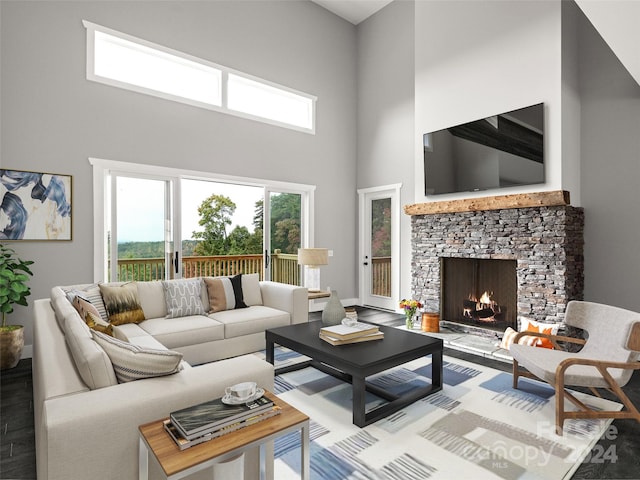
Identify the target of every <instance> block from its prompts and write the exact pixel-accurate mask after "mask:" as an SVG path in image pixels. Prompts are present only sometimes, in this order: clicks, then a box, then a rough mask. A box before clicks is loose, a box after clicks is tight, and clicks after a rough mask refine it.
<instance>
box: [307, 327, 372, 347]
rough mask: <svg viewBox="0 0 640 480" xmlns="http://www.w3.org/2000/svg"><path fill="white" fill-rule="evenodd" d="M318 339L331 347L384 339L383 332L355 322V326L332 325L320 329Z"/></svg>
mask: <svg viewBox="0 0 640 480" xmlns="http://www.w3.org/2000/svg"><path fill="white" fill-rule="evenodd" d="M320 338H321V339H322V340H324V341H325V342H328V343H330V344H331V345H346V344H349V343H360V342H370V341H372V340H380V339H382V338H384V332H381V331H380V329H379V328H378V327H377V326H375V325H371V324H369V323H363V322H357V323H356V324H355V325H352V326H347V325H342V324H340V325H333V326H331V327H322V328H321V329H320Z"/></svg>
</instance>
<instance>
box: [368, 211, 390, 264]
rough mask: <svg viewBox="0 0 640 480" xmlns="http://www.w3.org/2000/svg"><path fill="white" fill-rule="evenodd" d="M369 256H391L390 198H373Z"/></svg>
mask: <svg viewBox="0 0 640 480" xmlns="http://www.w3.org/2000/svg"><path fill="white" fill-rule="evenodd" d="M371 210H372V212H371V237H372V238H371V256H372V257H389V256H391V199H390V198H382V199H379V200H375V201H374V202H373V203H372V205H371Z"/></svg>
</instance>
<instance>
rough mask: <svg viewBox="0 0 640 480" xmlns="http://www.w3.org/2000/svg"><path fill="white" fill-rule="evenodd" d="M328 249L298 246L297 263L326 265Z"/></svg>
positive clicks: (327, 262)
mask: <svg viewBox="0 0 640 480" xmlns="http://www.w3.org/2000/svg"><path fill="white" fill-rule="evenodd" d="M328 264H329V250H328V249H326V248H299V249H298V265H310V266H311V265H313V266H317V265H328Z"/></svg>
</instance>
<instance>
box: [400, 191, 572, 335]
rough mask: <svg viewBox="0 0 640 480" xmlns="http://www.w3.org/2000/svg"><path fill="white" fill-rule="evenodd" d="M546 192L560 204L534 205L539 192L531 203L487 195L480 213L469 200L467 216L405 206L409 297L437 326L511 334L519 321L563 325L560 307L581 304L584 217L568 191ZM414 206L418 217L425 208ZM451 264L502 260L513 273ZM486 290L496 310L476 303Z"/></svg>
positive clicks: (445, 209) (519, 197) (448, 207)
mask: <svg viewBox="0 0 640 480" xmlns="http://www.w3.org/2000/svg"><path fill="white" fill-rule="evenodd" d="M553 193H562V196H561V198H562V199H563V200H562V201H551V202H545V201H539V199H538V197H537V195H542V196H543V197H544V198H545V199H546V198H547V197H546V195H545V194H544V193H543V194H534V197H535V201H533V202H526V201H524V202H523V201H522V197H523V196H522V195H507V196H503V197H504V198H505V202H502V201H500V202H497V203H496V201H495V199H497V198H498V197H490V198H488V199H487V200H491V201H489V202H488V203H487V205H488V206H487V208H486V209H485V208H483V202H482V201H480V202H478V200H482V199H476V200H475V201H474V203H473V209H472V211H449V210H464V206H461V205H459V204H458V202H434V203H429V204H419V205H410V206H407V207H405V212H406V213H407V214H410V215H412V219H411V225H412V238H411V244H412V264H411V268H412V287H411V290H412V295H413V298H416V299H419V300H421V301H422V302H423V303H424V304H425V308H426V310H428V311H433V312H439V313H440V319H441V320H443V321H445V322H455V323H458V324H461V325H464V326H466V327H467V330H466V331H470V332H474V331H476V330H478V328H479V329H480V330H484V331H486V330H487V329H489V330H492V331H504V329H505V327H506V326H512V327H513V328H514V329H517V325H516V324H515V321H516V319H517V318H520V317H527V318H530V319H533V320H537V321H540V322H548V323H553V322H562V321H563V319H564V314H565V309H566V305H567V303H568V302H569V301H570V300H581V299H582V298H583V289H584V259H583V244H584V240H583V230H584V212H583V209H582V208H577V207H573V206H571V205H569V204H568V203H569V202H568V193H567V192H553ZM507 197H508V198H507ZM514 197H515V198H514ZM527 198H529V197H527ZM554 198H557V197H554ZM500 199H502V197H500ZM462 202H463V201H460V203H462ZM436 203H443V204H444V203H446V205H444V206H441V207H439V206H437V205H436ZM529 203H531V204H533V206H529ZM544 203H552V204H551V205H545V204H544ZM553 203H556V204H553ZM452 204H455V205H453V207H452ZM541 204H542V205H541ZM420 205H422V206H424V205H427V206H429V208H428V209H427V211H426V212H425V213H421V212H422V211H424V208H416V207H419V206H420ZM501 207H503V208H501ZM431 211H433V212H435V213H431ZM449 259H452V263H451V264H449ZM458 259H462V260H465V259H474V260H479V261H485V260H508V261H510V262H507V263H511V265H513V267H514V268H513V274H511V273H509V270H508V269H507V267H505V269H504V270H500V269H499V268H498V271H491V272H489V273H486V272H481V271H479V270H478V269H479V267H478V264H479V263H482V262H479V263H478V262H475V263H474V262H471V263H469V264H463V263H461V262H459V260H458ZM465 282H467V284H466V285H463V283H465ZM474 282H475V283H474ZM492 282H493V283H492ZM443 283H444V284H443ZM451 283H452V284H451ZM509 283H512V287H510V286H509V285H508V284H509ZM510 288H513V292H511V291H510V290H509V289H510ZM467 290H468V293H467ZM481 290H482V291H481ZM485 291H486V293H489V294H491V293H493V296H494V299H493V301H494V302H495V304H492V303H491V302H490V301H487V302H485V300H486V297H485V298H484V299H483V301H480V297H481V296H482V294H483V293H485ZM496 291H499V292H500V293H499V297H500V298H499V297H498V295H496V293H497V292H496ZM452 292H454V293H452ZM452 295H453V297H454V300H453V302H450V298H451V296H452ZM460 297H463V298H460ZM443 300H445V301H446V302H447V305H445V304H444V303H443ZM450 303H452V304H453V305H454V306H453V307H451V306H450ZM461 304H462V305H461ZM494 307H495V309H496V310H497V315H496V314H495V313H496V312H493V313H492V310H491V309H492V308H494ZM468 309H473V312H471V311H468ZM514 310H515V312H514ZM465 312H466V313H465Z"/></svg>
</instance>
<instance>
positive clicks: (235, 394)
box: [224, 382, 258, 401]
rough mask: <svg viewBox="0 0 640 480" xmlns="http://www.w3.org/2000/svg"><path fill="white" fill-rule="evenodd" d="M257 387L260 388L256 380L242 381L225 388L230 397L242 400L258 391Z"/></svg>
mask: <svg viewBox="0 0 640 480" xmlns="http://www.w3.org/2000/svg"><path fill="white" fill-rule="evenodd" d="M256 388H258V385H257V384H256V382H242V383H237V384H236V385H233V386H231V387H227V388H225V389H224V393H226V394H227V395H228V396H229V397H232V398H235V399H236V400H240V401H242V400H246V399H247V398H250V397H251V396H252V395H254V394H255V393H256Z"/></svg>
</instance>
